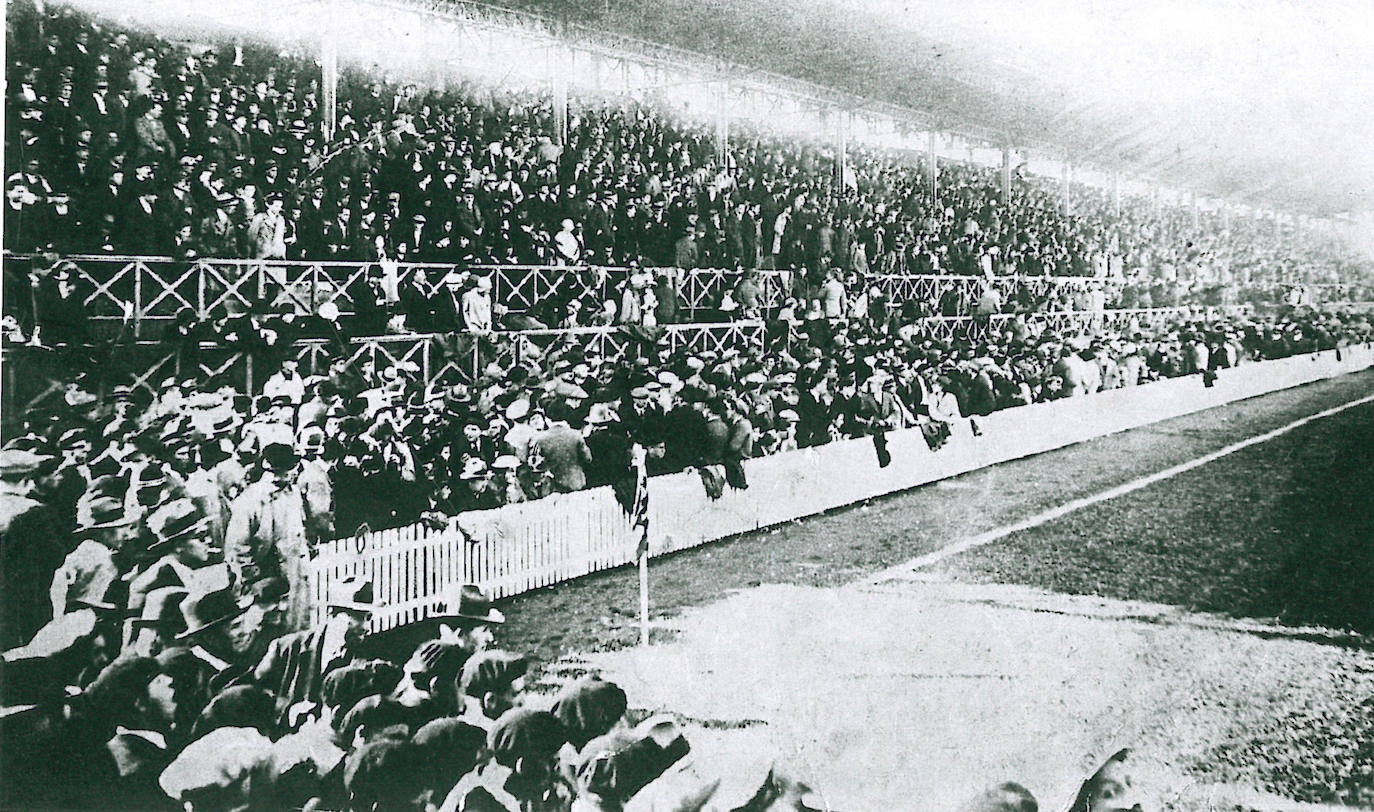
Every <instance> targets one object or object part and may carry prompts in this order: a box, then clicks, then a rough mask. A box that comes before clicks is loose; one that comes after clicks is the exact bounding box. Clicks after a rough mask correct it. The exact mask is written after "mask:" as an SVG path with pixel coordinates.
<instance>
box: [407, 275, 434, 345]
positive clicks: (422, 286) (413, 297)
mask: <svg viewBox="0 0 1374 812" xmlns="http://www.w3.org/2000/svg"><path fill="white" fill-rule="evenodd" d="M401 312H402V313H404V314H405V317H406V329H408V330H409V331H410V332H412V333H432V332H434V301H433V300H432V299H431V298H430V290H429V278H428V277H427V276H426V275H425V272H424V270H423V269H420V268H416V269H415V272H414V273H412V274H411V275H410V279H408V280H406V283H405V284H404V285H403V286H402V287H401Z"/></svg>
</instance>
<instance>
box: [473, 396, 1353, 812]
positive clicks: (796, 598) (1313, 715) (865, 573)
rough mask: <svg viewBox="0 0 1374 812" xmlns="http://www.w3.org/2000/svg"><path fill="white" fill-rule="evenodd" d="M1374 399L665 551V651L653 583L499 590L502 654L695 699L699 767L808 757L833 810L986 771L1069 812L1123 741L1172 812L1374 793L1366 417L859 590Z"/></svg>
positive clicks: (1143, 442) (659, 574)
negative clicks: (1175, 468)
mask: <svg viewBox="0 0 1374 812" xmlns="http://www.w3.org/2000/svg"><path fill="white" fill-rule="evenodd" d="M1371 391H1374V372H1365V373H1361V374H1358V375H1350V376H1345V377H1343V378H1339V379H1335V380H1331V381H1324V382H1320V383H1316V384H1312V385H1308V386H1304V387H1300V388H1297V389H1293V390H1288V391H1284V392H1279V393H1275V394H1271V395H1267V396H1264V397H1262V398H1255V399H1252V400H1249V401H1243V402H1240V403H1236V404H1231V405H1229V406H1226V407H1223V408H1219V409H1213V410H1209V411H1207V412H1203V413H1199V414H1195V415H1190V416H1186V417H1183V418H1178V419H1174V420H1170V421H1166V422H1163V423H1159V424H1155V425H1154V426H1150V427H1146V428H1143V429H1138V430H1134V431H1130V432H1125V433H1122V434H1119V435H1113V436H1111V437H1105V438H1101V439H1099V440H1095V441H1091V442H1088V443H1083V444H1080V445H1078V446H1074V447H1071V448H1067V449H1062V450H1059V451H1054V452H1050V453H1047V454H1042V455H1039V456H1036V457H1033V458H1030V459H1026V460H1020V461H1016V462H1012V463H1008V464H1005V465H1000V466H995V467H992V468H989V469H986V470H983V471H979V472H974V473H971V474H968V475H965V476H962V477H958V478H955V479H953V480H949V481H946V482H943V483H937V484H934V485H931V486H927V487H923V488H919V489H916V490H914V491H911V492H908V493H904V494H899V495H895V496H891V497H887V498H884V499H879V500H874V501H873V502H871V503H869V504H867V505H862V506H856V507H853V508H850V509H846V510H841V511H837V512H834V513H832V514H828V515H825V516H820V517H815V518H813V519H808V520H804V521H801V522H795V523H792V524H790V525H787V526H785V527H781V528H775V529H773V530H771V531H767V532H762V533H756V534H750V535H748V536H745V537H741V538H739V539H734V540H730V541H726V542H722V543H718V544H714V545H708V546H706V547H702V548H699V549H696V550H692V551H688V552H684V553H682V554H678V555H674V556H670V557H667V558H664V559H660V560H655V562H654V563H653V565H652V567H651V570H652V575H651V578H652V582H653V607H654V616H655V620H656V623H657V624H658V626H659V628H657V629H656V632H655V642H656V643H657V645H655V646H653V647H651V648H649V649H647V650H646V649H638V648H631V647H629V646H630V644H632V643H633V642H634V640H635V639H636V633H637V629H636V626H635V623H634V617H633V613H634V611H635V609H636V605H637V603H636V591H635V590H636V585H637V581H636V577H635V574H634V572H633V571H632V570H617V571H611V572H607V573H601V574H598V575H595V576H590V577H587V578H583V579H580V580H578V581H575V582H571V583H567V584H563V585H559V586H557V587H553V588H550V589H546V590H541V591H538V592H535V593H531V594H528V595H524V596H521V597H518V598H515V599H512V600H510V601H507V602H505V605H504V607H503V608H504V609H505V611H506V612H507V615H508V618H509V622H508V624H507V626H506V628H505V629H503V633H502V634H501V635H500V640H501V642H502V643H503V644H504V645H506V646H508V647H510V648H515V649H520V650H526V651H532V652H535V654H536V656H537V657H538V658H539V659H540V660H542V661H543V662H544V663H545V664H546V668H545V670H544V680H545V687H551V686H552V685H554V684H557V683H559V682H561V681H563V680H564V679H566V678H568V677H569V676H572V675H575V674H578V673H581V672H582V671H584V670H598V671H603V672H605V673H607V674H608V675H609V676H610V677H612V678H615V679H618V680H620V681H621V682H622V684H625V685H626V686H627V689H628V690H629V692H630V697H631V702H632V705H635V706H636V707H637V708H639V709H640V710H641V711H644V710H649V709H669V710H674V711H677V712H679V713H680V714H681V715H682V718H683V720H684V721H685V722H686V723H687V726H688V732H689V736H690V737H692V739H693V741H694V742H699V744H700V747H699V748H698V749H699V750H700V751H701V752H702V753H703V758H704V759H705V762H706V764H707V765H709V764H711V763H712V761H711V758H712V756H711V755H710V754H712V753H714V754H715V756H716V757H722V758H724V759H725V760H724V761H722V762H720V763H721V764H725V765H728V764H730V763H733V762H731V761H730V760H731V759H734V760H737V761H738V760H748V759H749V758H755V759H757V758H762V757H763V755H764V754H766V753H768V752H774V751H777V750H780V749H781V750H784V751H789V752H791V751H795V752H797V753H801V754H803V755H805V756H806V758H807V759H809V761H808V763H809V764H810V765H811V768H812V772H813V773H814V774H816V775H817V776H818V777H819V778H821V779H824V780H826V781H828V782H829V784H831V785H832V786H835V787H836V789H837V797H839V798H840V799H842V800H843V801H845V802H846V803H844V804H843V806H842V807H841V808H847V809H860V810H863V809H882V808H892V809H897V808H935V807H934V806H929V805H927V804H918V805H915V806H906V805H904V804H903V802H901V800H900V799H903V798H911V797H922V794H924V796H925V797H927V798H934V797H936V796H937V795H938V793H940V792H942V791H944V790H946V789H949V791H950V792H951V793H954V794H952V795H951V796H950V797H951V798H953V797H955V795H957V791H960V790H963V789H967V787H965V786H964V782H966V781H969V780H971V779H970V776H971V775H982V774H983V773H984V772H985V771H987V770H997V769H1008V770H1010V769H1012V768H1013V767H1014V769H1015V771H1014V772H1013V773H1011V774H1003V775H992V776H989V777H990V778H994V779H996V780H1004V779H1006V778H1014V779H1024V780H1025V781H1027V782H1029V783H1027V785H1028V786H1031V787H1032V789H1033V790H1035V791H1037V794H1038V795H1041V798H1042V808H1054V804H1053V803H1044V801H1045V800H1047V799H1050V800H1053V799H1054V798H1056V797H1057V795H1058V794H1060V793H1062V792H1064V791H1065V787H1068V786H1070V785H1071V780H1072V776H1073V775H1076V774H1078V773H1077V772H1076V771H1078V770H1082V769H1086V768H1088V767H1089V766H1090V764H1091V762H1092V760H1093V759H1094V758H1097V757H1099V756H1100V755H1101V754H1102V752H1103V750H1104V748H1109V747H1112V746H1116V745H1117V744H1119V743H1120V741H1121V738H1122V737H1123V736H1125V737H1126V738H1129V739H1131V740H1133V742H1136V743H1138V746H1139V747H1141V748H1142V749H1143V750H1144V751H1145V752H1147V753H1148V754H1149V755H1150V757H1151V758H1153V759H1154V760H1155V761H1156V762H1158V763H1159V764H1161V765H1162V769H1163V770H1164V771H1165V772H1166V773H1167V774H1169V775H1171V776H1173V777H1172V778H1169V779H1167V780H1165V779H1162V780H1161V786H1168V787H1170V788H1171V791H1172V792H1174V797H1173V798H1172V800H1167V801H1161V803H1160V806H1161V807H1162V808H1170V809H1204V808H1209V809H1210V808H1227V809H1232V808H1237V809H1251V808H1254V809H1269V808H1284V806H1285V802H1284V800H1283V799H1289V800H1291V801H1302V802H1313V803H1334V804H1347V805H1356V806H1374V552H1372V551H1374V468H1371V465H1370V462H1371V460H1374V405H1364V406H1360V407H1356V408H1354V409H1351V410H1348V411H1345V412H1342V413H1340V414H1338V415H1335V416H1332V417H1329V418H1324V419H1321V420H1318V421H1315V422H1313V423H1310V424H1308V425H1306V426H1303V427H1300V428H1298V429H1295V430H1294V431H1292V432H1290V433H1287V434H1284V435H1282V436H1280V437H1278V438H1275V439H1273V440H1270V441H1268V442H1265V443H1261V444H1259V445H1256V446H1252V447H1249V448H1246V449H1243V450H1241V451H1239V452H1237V453H1234V454H1231V455H1229V456H1226V457H1223V458H1222V459H1219V460H1216V461H1214V462H1211V463H1208V464H1206V465H1203V466H1202V467H1200V468H1197V469H1195V470H1192V471H1189V472H1187V473H1184V474H1181V475H1179V476H1177V477H1174V478H1171V479H1168V480H1165V481H1162V482H1159V483H1156V484H1154V485H1150V486H1148V487H1146V488H1144V489H1142V490H1139V491H1135V492H1133V493H1129V494H1126V495H1124V496H1121V497H1118V498H1115V499H1112V500H1108V501H1106V502H1102V503H1100V504H1096V505H1093V506H1091V507H1089V508H1086V509H1084V510H1081V511H1078V512H1074V513H1071V514H1068V515H1066V516H1063V517H1061V518H1059V519H1056V520H1053V521H1050V522H1048V523H1045V524H1043V525H1040V526H1038V527H1035V528H1032V529H1029V530H1025V531H1022V532H1019V533H1015V534H1012V535H1010V536H1007V537H1005V538H1003V539H1001V540H999V541H997V542H995V543H992V544H989V545H987V546H985V547H981V548H978V549H976V550H972V551H969V552H966V553H962V554H959V555H956V556H953V557H951V558H948V559H945V560H944V561H943V562H941V563H940V564H938V565H936V566H934V567H932V568H929V569H927V570H924V571H922V572H919V573H914V574H913V575H912V577H911V578H909V579H897V580H895V581H894V582H893V583H891V584H887V585H883V586H880V587H878V588H876V589H875V588H873V587H870V586H865V585H866V584H869V583H871V582H872V580H873V574H874V573H877V572H879V571H884V570H888V568H892V567H894V565H898V564H900V563H901V562H904V561H908V560H910V559H913V558H915V557H917V556H921V555H925V554H927V553H930V552H932V551H935V550H939V549H941V548H943V547H946V546H947V545H949V544H951V543H953V542H955V541H957V540H959V539H962V538H966V537H969V536H972V535H975V534H979V533H983V532H985V531H989V530H992V529H995V528H997V527H1000V526H1003V525H1005V524H1008V523H1011V522H1015V521H1018V520H1021V519H1023V518H1025V517H1027V516H1030V515H1034V514H1036V513H1038V512H1040V511H1043V510H1046V509H1048V508H1052V507H1055V506H1057V505H1061V504H1063V503H1065V502H1067V501H1069V500H1072V499H1075V498H1079V497H1083V496H1088V495H1091V494H1095V493H1098V492H1101V491H1103V490H1106V489H1108V488H1112V487H1114V486H1117V485H1121V484H1123V483H1126V482H1129V481H1131V480H1133V479H1136V478H1138V477H1141V476H1144V475H1148V474H1151V473H1154V472H1156V471H1159V470H1162V469H1164V468H1167V467H1169V466H1172V465H1176V464H1179V463H1182V462H1185V461H1188V460H1191V459H1194V458H1196V457H1198V456H1201V455H1203V454H1207V453H1209V452H1212V451H1215V450H1217V449H1219V448H1222V447H1224V446H1227V445H1229V444H1231V443H1235V442H1237V441H1240V440H1243V439H1246V438H1248V437H1252V436H1254V435H1257V434H1261V433H1263V432H1266V431H1269V430H1272V429H1275V428H1277V427H1280V426H1283V425H1286V424H1287V423H1290V422H1292V421H1293V420H1296V419H1298V418H1301V417H1305V416H1307V415H1310V414H1313V413H1315V412H1318V411H1321V410H1323V409H1327V408H1330V407H1333V406H1336V405H1339V404H1342V403H1345V402H1348V401H1350V400H1353V399H1355V398H1358V397H1362V396H1365V395H1368V394H1369V393H1370V392H1371ZM895 464H901V461H900V460H898V461H896V463H895ZM770 585H776V586H770ZM971 640H972V641H974V642H973V644H970V641H971ZM760 673H762V674H765V675H766V676H758V674H760ZM755 682H758V684H754V683H755ZM798 719H801V720H804V721H805V723H804V724H803V723H799V722H798ZM858 720H862V721H863V724H862V725H859V722H858ZM917 720H919V721H917ZM875 731H876V733H875ZM870 735H879V736H881V737H882V738H883V739H884V740H886V741H888V742H895V743H896V744H897V745H898V747H897V749H898V750H900V751H902V752H901V753H900V759H897V758H896V757H895V756H893V755H892V754H891V753H890V752H889V750H891V749H892V747H888V748H886V749H883V750H875V749H873V748H872V747H870V746H869V745H867V744H866V743H865V739H866V738H867V737H868V736H870ZM956 756H957V757H956ZM910 763H919V764H922V765H923V769H922V770H920V771H915V772H913V771H912V770H910V769H908V765H909V764H910ZM999 765H1000V766H999ZM1037 781H1038V782H1039V783H1038V784H1036V783H1035V782H1037ZM1194 784H1196V787H1193V788H1192V789H1189V787H1191V786H1192V785H1194ZM970 786H972V784H970ZM1199 787H1202V788H1207V789H1206V791H1205V792H1203V790H1202V789H1198V788H1199ZM1219 787H1224V788H1227V789H1226V790H1225V791H1228V792H1229V791H1231V790H1234V791H1235V792H1239V793H1240V794H1241V795H1244V794H1245V793H1247V792H1258V793H1259V794H1260V796H1261V800H1260V801H1254V802H1244V803H1242V802H1241V801H1233V802H1228V803H1223V804H1222V805H1221V806H1217V805H1216V804H1217V802H1218V801H1217V797H1218V796H1217V793H1218V792H1222V791H1223V790H1219V789H1217V788H1219ZM1042 793H1043V794H1042ZM1235 797H1240V796H1235ZM1247 797H1248V796H1247ZM1276 799H1277V800H1276Z"/></svg>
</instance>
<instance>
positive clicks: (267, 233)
mask: <svg viewBox="0 0 1374 812" xmlns="http://www.w3.org/2000/svg"><path fill="white" fill-rule="evenodd" d="M282 207H283V204H282V197H281V195H279V194H271V195H268V197H267V208H266V209H264V210H263V211H260V212H258V213H257V214H255V215H253V219H252V220H250V221H249V223H248V245H249V246H250V249H251V250H252V252H253V258H254V259H286V218H285V217H283V216H282Z"/></svg>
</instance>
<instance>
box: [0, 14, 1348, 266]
mask: <svg viewBox="0 0 1374 812" xmlns="http://www.w3.org/2000/svg"><path fill="white" fill-rule="evenodd" d="M7 44H8V46H9V48H8V54H9V59H10V65H11V71H10V75H11V76H12V77H13V79H12V81H11V82H10V83H9V89H8V94H7V97H6V105H7V113H8V115H7V121H8V127H7V132H6V146H7V149H6V156H7V159H6V170H5V171H6V175H7V177H8V183H7V185H8V186H9V187H10V188H9V196H8V206H9V210H8V214H9V217H7V218H6V220H7V233H6V245H7V246H8V247H9V248H10V249H11V250H17V251H26V250H36V249H41V248H44V247H49V246H50V247H52V248H53V249H54V250H56V251H58V252H59V253H77V252H93V253H100V252H107V253H108V252H113V253H120V254H154V255H173V256H180V257H186V256H215V257H253V258H286V259H299V258H305V259H352V260H368V261H371V260H378V259H383V258H389V259H392V260H397V259H406V260H412V261H436V262H445V263H447V262H454V263H468V264H473V263H526V264H539V265H578V264H584V263H587V264H596V265H617V266H625V265H628V264H631V263H639V264H642V265H644V266H672V267H677V268H693V267H721V268H732V267H743V268H754V267H777V268H797V269H804V270H805V271H806V272H808V273H824V272H825V271H827V270H829V269H830V268H839V269H841V270H843V271H851V270H852V271H855V272H858V273H860V274H864V273H867V272H869V271H882V272H894V271H895V272H906V273H954V274H965V275H968V274H981V273H991V274H1017V273H1019V274H1026V275H1041V274H1048V275H1073V276H1093V275H1097V276H1103V277H1106V276H1112V277H1116V278H1121V277H1123V276H1125V277H1132V276H1137V275H1144V276H1146V277H1150V278H1156V279H1161V280H1166V281H1168V282H1171V283H1172V282H1181V283H1182V284H1184V285H1185V286H1187V287H1189V288H1191V289H1196V290H1197V291H1203V290H1211V289H1213V288H1218V287H1223V286H1225V285H1228V284H1239V283H1244V284H1251V283H1253V284H1262V283H1272V282H1277V281H1306V282H1334V281H1338V280H1340V279H1349V278H1351V277H1352V276H1355V275H1357V272H1358V271H1359V270H1360V269H1359V267H1357V263H1355V262H1354V261H1352V260H1351V259H1350V257H1349V256H1348V255H1347V254H1345V253H1342V251H1341V250H1340V248H1339V247H1338V244H1337V243H1335V242H1333V241H1327V240H1323V239H1320V238H1318V237H1316V236H1314V235H1311V234H1309V233H1307V232H1304V231H1301V230H1299V229H1296V228H1284V229H1276V228H1275V227H1273V226H1272V225H1271V224H1267V223H1265V224H1262V223H1258V222H1256V221H1253V220H1250V219H1249V218H1244V217H1239V216H1237V217H1234V218H1226V217H1223V216H1222V215H1220V214H1216V213H1210V212H1209V213H1205V214H1204V215H1203V216H1200V217H1198V218H1197V222H1196V224H1195V223H1194V218H1193V216H1192V215H1191V214H1190V213H1189V211H1188V210H1187V209H1185V208H1183V207H1178V206H1156V205H1153V204H1152V203H1151V202H1150V201H1145V200H1137V199H1127V200H1126V201H1125V203H1124V204H1123V205H1122V206H1121V207H1120V208H1119V210H1118V207H1117V206H1115V205H1113V201H1112V200H1111V199H1110V196H1109V195H1106V194H1104V193H1102V192H1100V191H1098V190H1094V189H1092V188H1090V187H1086V186H1082V185H1075V186H1074V187H1073V189H1074V194H1073V195H1072V200H1071V213H1069V214H1066V213H1065V212H1064V210H1063V205H1062V199H1061V194H1060V190H1059V188H1058V185H1057V184H1056V183H1054V182H1050V181H1047V180H1045V179H1040V178H1036V177H1032V176H1028V175H1023V174H1022V173H1021V172H1019V171H1018V172H1017V178H1016V181H1015V182H1014V183H1013V184H1012V186H1011V193H1010V195H1011V196H1010V199H1009V200H1007V201H1003V200H1002V194H1001V188H1000V178H999V173H998V171H997V170H995V169H990V168H987V167H981V166H977V165H973V164H966V163H959V162H945V163H942V164H941V166H940V169H939V172H940V178H939V189H940V191H939V195H938V198H937V199H935V200H932V199H931V197H930V196H929V194H928V192H927V190H928V188H929V179H928V177H926V175H925V173H926V172H927V171H928V170H927V169H925V168H923V167H922V165H921V162H920V161H918V160H914V159H912V158H911V157H910V156H904V155H901V154H896V153H888V152H879V151H874V150H869V149H865V148H861V147H855V148H852V149H851V150H850V151H849V154H848V155H847V160H846V162H845V168H844V170H843V171H842V172H840V171H837V166H836V164H837V162H836V160H835V154H834V149H833V146H830V145H824V144H820V145H818V144H808V143H805V142H802V141H796V140H791V141H784V140H780V139H777V138H772V137H769V136H767V135H763V134H757V133H750V132H744V131H740V132H736V133H732V135H731V147H730V151H729V155H728V158H726V159H724V160H722V159H721V158H720V157H719V156H718V155H717V154H716V149H715V144H714V142H713V135H712V131H711V129H710V127H709V126H707V125H705V124H703V123H696V122H689V121H686V120H682V119H681V118H680V117H678V116H675V115H673V114H669V113H667V112H665V111H664V110H663V109H660V108H658V107H655V106H653V105H648V104H643V103H638V102H634V101H627V100H624V99H613V100H602V99H597V100H579V101H578V102H577V103H576V104H575V105H574V110H573V114H572V115H571V117H570V121H569V125H568V132H567V134H566V138H565V139H559V138H558V137H557V136H556V133H555V132H554V129H553V128H554V115H553V104H552V100H551V99H550V98H549V97H547V96H540V95H535V94H529V93H508V92H501V91H497V90H491V89H487V88H479V87H475V86H471V85H467V84H464V85H462V86H459V87H457V88H454V89H449V90H444V91H438V90H425V89H422V88H419V87H417V86H416V85H413V84H402V85H397V84H395V83H392V82H390V81H386V80H383V79H380V78H377V77H375V76H372V75H369V74H367V73H365V72H352V71H345V72H344V76H343V78H342V79H341V81H340V86H339V90H338V104H337V115H338V126H337V131H336V132H334V133H333V134H332V137H331V138H326V137H325V132H324V119H323V113H322V110H321V98H322V92H321V89H320V80H319V72H318V68H317V66H316V65H315V64H314V63H313V62H312V61H311V60H309V59H307V58H303V57H301V56H299V55H293V54H283V53H279V52H277V51H275V50H273V49H269V48H265V47H260V46H252V45H238V46H235V47H222V48H207V47H204V46H199V45H188V44H183V43H173V42H170V41H168V40H165V39H162V38H159V37H157V36H153V35H149V34H146V33H142V32H138V31H131V30H122V29H116V28H112V27H110V26H107V25H105V24H104V23H101V22H99V21H96V20H92V19H89V18H87V17H86V16H84V15H82V14H79V13H76V12H73V11H72V10H70V9H64V8H62V7H61V6H57V5H45V6H44V7H43V8H42V9H41V10H39V9H36V8H35V7H34V6H33V5H31V4H30V3H29V2H27V0H21V2H17V3H14V4H12V7H11V13H10V14H9V15H7Z"/></svg>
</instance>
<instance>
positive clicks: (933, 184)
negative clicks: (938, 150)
mask: <svg viewBox="0 0 1374 812" xmlns="http://www.w3.org/2000/svg"><path fill="white" fill-rule="evenodd" d="M926 157H927V158H928V159H929V161H930V199H931V202H939V200H940V179H939V174H940V164H939V162H938V161H937V160H936V158H935V131H934V130H932V131H931V132H930V138H929V139H927V143H926Z"/></svg>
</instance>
